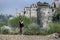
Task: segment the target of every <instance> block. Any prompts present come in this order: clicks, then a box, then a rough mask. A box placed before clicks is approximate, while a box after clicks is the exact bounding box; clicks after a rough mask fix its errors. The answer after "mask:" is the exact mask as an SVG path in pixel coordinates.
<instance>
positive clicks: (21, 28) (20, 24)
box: [19, 20, 24, 35]
mask: <svg viewBox="0 0 60 40" xmlns="http://www.w3.org/2000/svg"><path fill="white" fill-rule="evenodd" d="M19 27H20V32H21V34H22V35H23V33H24V22H23V20H20V21H19Z"/></svg>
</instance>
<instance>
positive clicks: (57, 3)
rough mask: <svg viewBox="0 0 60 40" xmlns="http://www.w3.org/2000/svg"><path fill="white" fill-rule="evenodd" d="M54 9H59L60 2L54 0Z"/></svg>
mask: <svg viewBox="0 0 60 40" xmlns="http://www.w3.org/2000/svg"><path fill="white" fill-rule="evenodd" d="M54 7H55V8H59V0H54Z"/></svg>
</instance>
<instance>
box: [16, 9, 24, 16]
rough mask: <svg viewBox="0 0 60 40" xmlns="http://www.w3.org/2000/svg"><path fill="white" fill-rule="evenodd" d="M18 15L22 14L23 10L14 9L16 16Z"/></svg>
mask: <svg viewBox="0 0 60 40" xmlns="http://www.w3.org/2000/svg"><path fill="white" fill-rule="evenodd" d="M19 15H24V11H20V10H18V9H16V16H19Z"/></svg>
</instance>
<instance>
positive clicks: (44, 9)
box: [37, 2, 53, 28]
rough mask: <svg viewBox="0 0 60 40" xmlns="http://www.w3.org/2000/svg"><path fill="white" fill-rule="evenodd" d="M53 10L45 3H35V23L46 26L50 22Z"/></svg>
mask: <svg viewBox="0 0 60 40" xmlns="http://www.w3.org/2000/svg"><path fill="white" fill-rule="evenodd" d="M52 17H53V12H52V8H50V6H49V4H47V3H41V2H38V3H37V23H38V25H40V27H43V28H47V27H48V26H49V23H51V22H52Z"/></svg>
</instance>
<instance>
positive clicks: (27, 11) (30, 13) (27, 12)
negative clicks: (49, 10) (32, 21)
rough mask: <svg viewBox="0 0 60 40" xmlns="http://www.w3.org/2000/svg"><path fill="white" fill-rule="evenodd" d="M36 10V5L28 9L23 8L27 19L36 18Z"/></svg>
mask: <svg viewBox="0 0 60 40" xmlns="http://www.w3.org/2000/svg"><path fill="white" fill-rule="evenodd" d="M36 9H37V6H36V4H32V5H31V6H30V7H25V8H24V11H25V16H26V17H28V18H31V17H37V11H36Z"/></svg>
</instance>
